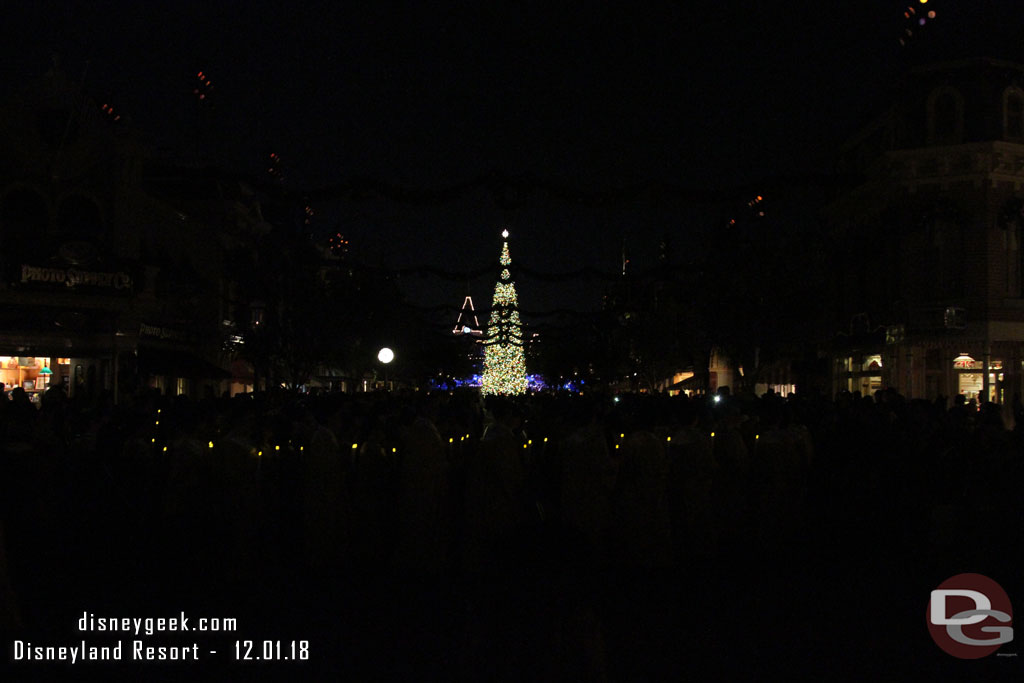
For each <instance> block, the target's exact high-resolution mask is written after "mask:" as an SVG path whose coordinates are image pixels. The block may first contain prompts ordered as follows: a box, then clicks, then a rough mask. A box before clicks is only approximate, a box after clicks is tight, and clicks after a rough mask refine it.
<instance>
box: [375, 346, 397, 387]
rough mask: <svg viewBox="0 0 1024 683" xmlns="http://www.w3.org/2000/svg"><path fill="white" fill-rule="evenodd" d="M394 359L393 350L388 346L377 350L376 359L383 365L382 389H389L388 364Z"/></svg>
mask: <svg viewBox="0 0 1024 683" xmlns="http://www.w3.org/2000/svg"><path fill="white" fill-rule="evenodd" d="M394 359H395V352H394V351H392V350H391V349H389V348H388V347H386V346H385V347H383V348H381V350H380V351H378V352H377V360H378V361H380V363H381V365H383V366H384V390H385V391H389V388H388V365H390V363H391V361H393V360H394Z"/></svg>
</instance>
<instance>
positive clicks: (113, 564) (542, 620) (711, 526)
mask: <svg viewBox="0 0 1024 683" xmlns="http://www.w3.org/2000/svg"><path fill="white" fill-rule="evenodd" d="M21 393H22V394H23V393H24V392H21ZM11 394H12V395H11V396H10V397H9V399H8V398H7V397H6V396H5V399H4V400H3V401H2V402H0V435H2V436H3V443H2V449H3V456H2V464H0V466H2V481H3V492H2V494H3V497H2V500H3V508H2V510H0V522H2V527H0V530H2V532H3V534H2V539H0V540H2V542H3V544H2V545H0V548H2V549H3V551H4V558H3V560H4V563H3V564H4V565H5V566H2V565H0V568H2V569H3V570H4V574H5V576H3V577H0V578H2V580H3V582H4V584H5V585H4V586H3V587H0V595H3V596H4V598H3V606H4V608H3V613H2V615H0V616H2V618H3V628H4V629H5V630H6V631H9V632H16V631H17V630H19V629H21V630H27V631H31V632H44V633H45V632H47V631H48V630H50V629H52V630H53V632H54V633H57V634H60V633H62V632H63V631H62V629H64V631H67V630H68V628H69V627H68V624H70V623H71V622H70V621H67V619H66V615H65V612H67V614H73V613H75V612H76V611H77V612H78V613H80V612H81V610H82V609H84V607H83V605H85V604H88V605H89V606H90V609H92V608H94V607H101V608H103V609H105V610H107V611H108V612H113V613H117V611H118V610H120V611H121V612H122V613H125V614H137V613H140V612H143V613H144V608H145V609H151V610H156V609H170V610H173V609H183V608H184V607H185V605H183V604H182V603H183V602H187V603H188V604H189V605H195V606H196V611H206V612H210V611H212V610H214V609H221V610H229V611H230V610H233V611H234V612H233V613H238V614H241V615H243V616H248V617H249V618H250V622H251V623H258V624H262V625H263V626H265V627H267V628H269V625H270V624H273V625H274V628H277V629H279V630H281V631H282V632H286V631H288V629H289V628H292V629H293V630H295V631H297V630H312V631H313V632H314V633H317V634H319V635H320V637H319V641H318V642H317V644H316V646H317V647H319V654H320V655H321V659H320V662H321V665H323V666H328V665H327V664H326V662H328V661H329V662H331V664H330V665H329V666H330V667H334V670H336V672H338V673H351V672H362V673H366V672H369V671H374V672H377V673H379V674H381V675H380V676H379V677H388V676H389V675H392V674H393V675H394V676H395V677H400V676H401V675H403V674H405V675H408V674H410V673H411V672H415V673H417V674H418V675H421V676H423V675H424V674H425V673H426V672H433V673H434V674H436V675H437V677H439V678H448V679H456V680H458V679H465V680H480V678H481V675H482V672H487V675H486V676H484V677H486V678H498V679H506V678H507V679H519V678H522V677H523V676H524V675H526V672H527V671H529V672H533V673H531V674H530V678H533V679H550V680H566V679H574V678H593V679H596V680H602V679H603V680H634V679H636V680H650V679H655V678H658V677H660V674H664V673H665V672H678V671H681V670H683V668H684V667H685V666H687V665H686V664H685V661H686V660H689V661H691V662H692V660H693V658H695V657H711V656H712V654H709V653H713V655H714V658H715V661H717V662H719V664H720V665H721V666H724V667H725V668H726V669H728V667H729V664H728V663H727V662H728V661H729V660H730V656H729V655H728V654H727V653H728V651H729V650H730V648H733V647H734V637H733V635H731V634H734V633H744V634H745V636H744V638H745V640H746V643H747V645H745V647H747V648H748V650H749V648H751V647H754V645H752V644H756V643H761V647H763V648H764V649H765V650H766V651H767V650H771V651H773V652H774V651H776V650H777V649H778V648H784V647H787V643H788V642H789V641H788V639H787V638H785V637H784V636H781V635H774V636H765V635H764V634H765V632H766V631H767V630H769V628H770V626H769V624H770V623H771V620H772V619H780V618H781V619H783V621H784V622H785V623H787V624H788V625H789V626H791V627H793V628H797V629H799V628H801V624H802V623H803V620H804V619H805V618H807V619H810V618H811V616H812V615H813V614H815V613H816V611H817V610H820V609H821V604H820V601H821V598H822V596H828V597H830V598H831V597H833V596H834V595H835V593H833V591H836V590H838V588H837V587H836V585H835V583H836V582H840V583H844V582H845V584H848V585H847V586H846V588H845V589H844V590H849V591H851V595H857V590H858V589H857V585H858V584H857V582H858V581H863V582H864V583H865V585H868V584H869V583H870V581H872V580H875V579H879V580H882V579H884V576H885V575H886V574H887V573H889V572H892V571H903V572H908V573H912V572H919V573H922V574H924V575H925V576H924V577H923V578H924V579H926V580H930V579H931V578H932V576H931V575H930V574H929V572H931V571H934V572H937V573H941V571H943V570H944V569H945V568H946V567H947V566H949V567H953V566H959V565H957V562H959V561H961V560H963V561H964V562H967V563H969V565H970V566H971V567H979V566H980V567H1003V566H1012V564H1013V562H1018V561H1019V559H1020V550H1019V548H1018V547H1017V545H1016V543H1008V542H1007V539H1008V538H1012V537H1013V536H1014V535H1019V531H1020V529H1021V523H1022V521H1024V505H1022V496H1021V495H1020V494H1021V491H1022V483H1024V460H1022V457H1021V456H1022V447H1024V427H1022V425H1024V420H1018V421H1017V422H1016V428H1015V429H1014V430H1013V431H1011V430H1007V429H1006V427H1005V425H1004V423H1003V418H1002V413H1001V412H1000V406H996V405H992V404H983V405H982V406H981V407H980V409H973V408H971V407H969V406H968V405H967V404H965V403H964V402H963V401H962V400H959V399H958V400H955V401H954V402H953V405H951V406H947V405H946V401H944V400H942V399H939V400H937V401H924V400H907V399H905V398H904V397H902V396H900V395H899V394H897V393H896V392H894V391H882V392H878V393H877V394H876V395H874V396H860V395H857V394H841V395H839V396H838V397H836V398H835V399H834V400H830V399H825V398H823V397H820V396H811V395H799V394H797V395H791V396H789V397H785V398H784V397H780V396H777V395H774V394H772V393H769V394H766V395H764V396H761V397H754V396H744V395H730V394H729V392H728V391H721V392H719V393H717V394H714V395H709V396H698V397H690V398H688V397H686V396H679V397H668V396H654V395H621V396H618V397H615V399H614V400H613V398H612V397H610V396H604V395H600V394H596V393H590V394H588V395H576V394H573V395H569V394H565V393H563V394H538V395H533V396H530V397H528V398H524V399H506V398H498V397H492V398H491V399H489V400H488V401H482V400H481V399H480V397H479V395H478V394H476V393H473V392H470V391H467V392H462V391H456V392H443V391H442V392H430V393H427V392H416V393H403V394H396V393H368V394H356V395H345V394H323V395H296V394H289V393H284V392H282V393H261V394H256V395H241V396H236V397H233V398H227V397H225V398H221V399H205V400H201V401H197V400H192V399H189V398H188V397H185V396H177V397H167V396H162V395H160V394H159V393H156V392H151V393H145V394H142V395H139V396H136V397H133V398H132V400H126V401H124V402H122V403H119V404H116V405H115V404H114V403H113V401H112V400H111V397H109V396H104V395H98V396H95V397H92V398H90V399H89V400H80V399H73V400H69V399H68V398H67V397H66V396H65V395H64V394H63V392H62V391H61V390H60V389H56V388H55V389H51V390H49V391H47V392H46V393H45V394H44V396H43V397H42V400H41V405H40V406H39V408H38V409H37V408H36V407H35V406H34V405H32V404H31V403H30V402H28V401H27V397H26V396H23V395H20V394H19V393H18V390H15V391H13V392H11ZM961 399H962V397H961ZM954 573H955V572H954ZM921 578H922V577H920V576H913V577H910V578H905V581H908V582H910V584H911V585H914V586H915V587H916V584H913V581H916V580H918V579H921ZM942 578H945V577H942V576H938V580H941V579H942ZM900 586H901V587H903V586H904V584H900ZM893 590H895V589H893ZM766 595H767V597H766ZM773 595H774V597H772V596H773ZM907 599H916V597H915V596H910V597H909V598H907ZM778 610H783V611H785V612H786V614H788V615H789V616H787V617H785V618H783V617H779V615H778V614H777V613H776V612H777V611H778ZM93 611H95V609H93ZM737 613H741V614H743V615H744V617H743V619H742V621H743V622H744V624H745V625H744V626H737V625H735V624H731V622H732V621H733V620H732V619H731V618H730V617H729V616H728V615H730V614H733V615H735V614H737ZM697 614H704V615H712V614H716V615H720V616H709V617H707V622H706V623H705V624H704V625H702V626H695V625H694V624H695V622H694V621H693V617H694V616H695V615H697ZM773 614H774V615H775V616H774V617H772V616H770V615H773ZM68 618H69V617H68ZM730 624H731V625H730ZM254 628H255V627H254ZM835 628H849V624H847V625H846V626H844V627H839V626H837V627H835ZM744 629H746V630H744ZM783 630H784V629H783ZM824 633H830V632H829V631H828V630H827V629H826V631H825V632H824ZM835 634H836V632H832V635H835ZM65 635H66V634H65ZM254 635H256V634H254ZM281 635H284V636H286V637H287V636H288V634H287V633H282V634H281ZM258 637H262V636H258ZM807 637H808V636H807V634H803V635H802V636H800V638H798V640H800V639H803V640H806V638H807ZM810 637H811V638H812V639H813V638H814V637H816V636H810ZM817 637H820V638H822V639H823V640H826V639H827V636H825V635H822V636H817ZM764 638H767V640H765V639H764ZM673 639H676V640H673ZM684 655H685V656H684ZM737 666H738V665H737ZM822 666H825V665H824V664H822Z"/></svg>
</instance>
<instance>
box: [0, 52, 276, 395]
mask: <svg viewBox="0 0 1024 683" xmlns="http://www.w3.org/2000/svg"><path fill="white" fill-rule="evenodd" d="M112 111H113V110H112V108H111V107H110V106H109V105H108V104H106V103H103V102H98V101H95V100H93V99H90V98H89V97H88V95H87V94H85V93H83V92H82V91H81V89H80V88H79V87H78V86H76V85H74V84H71V83H70V82H69V81H68V80H67V79H66V78H65V77H64V76H63V74H61V73H60V72H59V71H58V70H56V69H55V70H53V71H51V72H50V73H48V74H46V75H45V76H44V77H42V78H41V79H39V81H38V82H36V83H34V84H32V85H30V86H29V87H28V88H27V89H26V90H25V91H24V92H23V93H22V94H21V96H20V97H18V98H16V99H15V100H13V101H11V102H9V103H6V104H5V105H4V106H3V107H2V108H0V381H2V382H4V383H5V385H6V388H7V389H8V390H10V389H12V388H14V387H21V388H23V389H25V391H26V392H28V393H29V394H30V396H31V397H32V398H33V399H34V400H37V401H38V399H39V395H40V394H41V392H42V391H44V390H45V389H46V388H47V387H49V386H51V385H53V384H60V385H62V386H64V387H65V389H66V391H67V392H68V394H69V395H71V396H93V397H95V396H99V395H100V394H101V393H105V394H107V395H109V396H111V397H112V398H113V399H114V400H115V401H116V400H118V399H119V398H120V397H121V396H124V395H126V394H127V393H131V392H133V391H135V390H138V389H140V388H142V387H144V386H147V385H148V386H151V387H157V388H160V389H162V390H163V391H164V392H165V393H168V394H191V395H197V396H198V395H202V394H208V393H209V392H210V391H217V392H219V391H221V390H223V389H224V388H226V385H227V382H228V380H229V379H230V373H229V372H228V371H227V370H226V368H228V367H230V361H231V351H230V349H229V345H227V344H226V343H225V341H226V340H230V339H231V338H232V337H235V336H237V335H233V334H232V331H233V328H234V327H235V322H234V317H235V315H236V308H237V307H236V306H235V305H234V302H232V300H231V295H232V282H231V273H230V269H229V268H228V263H229V259H230V254H231V252H232V250H237V249H245V248H247V246H246V245H247V244H248V232H249V231H251V229H252V226H254V225H257V224H258V223H259V220H260V219H259V216H258V204H257V203H256V202H255V199H254V198H253V197H249V198H246V197H245V196H244V194H245V193H244V192H242V191H240V189H239V188H240V184H239V183H238V181H230V180H226V179H224V178H220V179H216V182H213V181H212V180H211V178H209V177H208V174H204V173H203V172H202V171H201V170H200V169H198V168H194V167H193V168H188V167H184V166H181V165H170V166H169V165H167V164H162V163H155V160H154V157H153V155H152V154H151V153H149V152H148V151H147V150H146V149H145V147H144V146H143V145H142V144H141V143H140V141H139V135H138V133H137V131H135V130H134V129H133V128H132V127H131V126H130V124H128V123H127V122H126V121H122V120H121V118H120V115H117V114H113V113H112ZM182 188H185V189H184V190H183V189H182ZM197 188H202V189H203V192H196V189H197ZM211 188H212V189H211ZM217 188H219V189H217ZM224 188H233V189H229V191H228V192H227V193H225V191H224ZM207 190H209V191H212V192H213V193H214V194H212V195H210V194H209V192H206V191H207ZM204 192H206V194H204ZM207 195H209V196H207ZM253 207H256V209H255V212H254V208H253Z"/></svg>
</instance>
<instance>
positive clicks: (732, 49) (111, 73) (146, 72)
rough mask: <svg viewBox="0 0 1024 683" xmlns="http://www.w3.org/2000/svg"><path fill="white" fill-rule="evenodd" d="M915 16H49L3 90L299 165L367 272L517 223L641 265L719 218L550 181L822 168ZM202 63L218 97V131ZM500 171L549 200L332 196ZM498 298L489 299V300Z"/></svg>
mask: <svg viewBox="0 0 1024 683" xmlns="http://www.w3.org/2000/svg"><path fill="white" fill-rule="evenodd" d="M909 2H910V0H904V2H896V1H890V0H876V1H875V2H866V3H863V2H844V3H834V2H800V1H798V2H785V3H781V2H772V3H768V2H762V3H736V2H732V3H730V2H702V1H701V2H682V1H680V2H669V1H656V0H647V1H637V2H631V3H623V4H621V5H619V6H612V5H609V4H606V3H568V4H565V5H562V4H560V3H536V4H533V3H515V4H513V3H490V2H476V3H459V4H447V5H445V6H444V8H442V9H438V5H437V3H408V4H401V5H396V4H391V3H383V2H373V3H359V4H358V5H357V4H356V3H347V2H346V3H339V2H318V3H313V2H280V3H271V2H252V3H236V2H217V1H211V2H204V3H198V2H181V1H179V2H90V3H53V2H34V3H25V4H26V5H31V7H23V8H20V9H11V8H9V7H5V8H4V15H5V16H4V18H3V21H4V24H3V27H2V29H0V31H2V33H0V37H2V41H0V43H2V44H0V50H2V52H0V56H2V61H0V70H2V71H0V73H2V77H0V96H2V97H4V98H7V97H9V96H10V95H11V94H12V93H14V92H16V91H17V90H18V89H19V88H20V87H22V85H23V84H24V83H25V81H26V79H28V80H31V79H32V78H38V77H39V76H41V75H42V74H43V73H44V72H45V71H46V69H47V68H48V66H49V64H50V60H51V54H53V53H54V52H57V53H60V54H61V63H62V66H63V68H64V70H65V71H66V73H67V75H68V76H69V77H70V78H73V79H82V80H83V82H84V83H85V86H86V89H87V90H89V91H90V92H92V93H96V94H97V96H101V97H103V98H109V99H110V100H111V101H112V102H114V103H115V104H116V105H117V106H118V108H119V110H120V111H123V112H125V113H126V114H127V115H128V116H129V117H130V118H131V120H132V122H133V124H134V125H135V126H137V127H139V128H140V129H141V130H142V131H143V132H144V133H145V136H146V139H147V140H148V141H149V142H150V143H151V144H152V145H153V146H154V147H156V148H160V149H168V150H178V151H181V150H185V151H187V152H188V153H190V154H200V155H201V156H204V157H207V158H209V159H211V160H212V161H213V162H215V163H218V164H222V165H225V166H229V167H231V168H236V169H242V170H245V171H247V172H251V173H253V174H258V173H260V172H261V171H263V170H265V169H263V168H262V167H263V166H264V161H265V158H266V156H267V154H268V153H269V152H271V151H273V152H276V153H278V154H280V155H281V158H282V159H283V161H284V166H285V170H286V173H287V180H286V182H287V183H288V184H289V186H290V187H291V188H292V189H295V190H302V189H303V188H308V189H309V190H310V191H312V192H314V195H315V196H316V197H317V202H316V208H317V209H318V219H319V220H320V229H322V230H324V231H328V230H333V229H340V230H341V231H342V232H344V233H345V234H346V235H347V236H349V237H350V240H351V242H352V247H353V251H354V253H355V254H356V255H357V256H358V257H359V258H361V259H364V260H367V261H371V262H375V263H384V264H385V265H391V266H409V265H428V266H431V267H440V268H445V269H448V270H452V271H466V270H474V269H478V268H480V267H482V266H486V265H488V263H491V262H493V261H495V260H496V258H497V255H498V251H499V249H500V238H499V236H498V234H499V232H500V230H501V229H502V228H503V227H508V228H509V230H510V231H511V232H512V233H513V238H512V255H513V258H514V259H518V260H521V261H522V262H523V263H527V264H529V265H530V267H532V268H534V269H537V270H539V271H547V272H564V271H572V270H575V269H578V268H580V267H583V266H593V267H598V268H601V269H604V270H607V271H609V272H610V271H613V270H614V269H615V268H616V266H617V263H618V258H619V252H620V245H621V240H622V237H623V236H624V235H626V234H629V235H630V237H629V241H630V249H631V256H632V257H633V260H634V263H635V264H636V265H637V267H641V268H642V267H643V266H644V265H645V264H648V263H650V262H651V261H652V259H653V258H654V254H655V253H656V248H657V243H658V240H659V238H660V236H661V235H663V234H666V233H669V234H673V235H683V234H684V233H686V232H687V231H691V230H694V229H706V224H707V221H708V220H709V216H710V214H709V213H707V207H702V206H698V205H697V204H699V203H700V202H696V203H694V202H693V201H692V197H693V196H694V195H690V194H687V193H686V192H681V193H680V195H679V197H676V198H674V199H673V198H671V197H670V198H669V199H668V200H666V199H665V196H664V193H661V194H660V195H659V196H657V197H652V196H650V195H645V196H642V197H641V198H639V199H638V200H637V201H636V202H633V203H626V204H618V205H615V206H611V207H609V206H595V205H592V204H590V203H588V202H586V201H579V200H566V198H565V197H564V196H563V197H556V196H553V195H552V193H551V192H549V191H539V190H536V189H531V188H536V187H537V186H538V185H539V186H541V187H548V186H553V187H558V188H565V189H567V190H569V193H568V194H569V196H575V194H577V193H586V192H589V191H593V190H603V189H609V188H611V189H614V188H619V187H630V186H634V185H637V184H644V183H655V184H658V185H659V186H668V187H679V188H681V189H686V190H693V191H694V192H695V193H696V195H695V196H698V197H699V196H700V193H701V192H703V191H705V190H722V189H723V188H724V189H726V190H728V189H729V188H747V187H750V188H753V187H757V186H758V183H759V182H761V181H762V180H767V179H771V178H777V177H784V176H791V175H799V174H807V173H819V172H827V171H828V170H829V168H830V159H831V154H832V152H833V151H834V149H835V147H836V145H837V144H838V143H839V142H840V141H841V140H842V139H843V138H844V137H846V136H847V135H849V134H850V133H851V132H852V131H853V130H854V129H855V127H856V126H857V124H858V123H860V122H862V121H864V120H865V117H866V116H867V115H868V114H869V113H870V112H871V111H872V110H873V108H877V107H878V105H879V103H880V102H884V98H885V95H886V93H887V92H889V91H890V89H891V88H892V87H893V85H894V84H895V81H896V78H897V76H898V75H899V73H900V72H901V71H902V70H903V68H904V66H905V61H906V54H907V50H906V49H904V48H901V47H900V46H899V44H898V38H899V36H900V35H901V32H902V30H903V26H904V19H903V16H902V12H903V8H904V7H905V6H906V4H907V3H909ZM917 2H918V0H914V3H915V4H914V6H915V7H917V8H919V9H924V8H925V5H921V4H916V3H917ZM1015 4H1017V3H1009V2H1002V1H1001V0H990V1H989V2H971V3H965V2H959V3H957V2H953V1H952V0H931V2H930V3H929V4H928V5H927V6H928V7H930V8H933V9H934V10H936V11H937V12H939V14H940V16H939V17H938V19H943V18H944V17H948V24H947V30H948V27H949V26H957V27H960V26H962V25H965V24H971V25H973V24H972V22H975V23H977V22H978V21H980V20H981V19H985V21H987V22H989V23H992V24H993V25H999V26H1007V25H1013V26H1019V25H1024V21H1016V22H1013V21H1011V20H1012V19H1013V17H1017V19H1021V18H1022V14H1024V10H1021V9H1015V8H1014V5H1015ZM968 6H969V8H968V9H965V8H967V7H968ZM243 8H244V9H243ZM1006 8H1010V9H1009V10H1007V9H1006ZM1007 11H1009V12H1010V14H1009V15H1007V14H1006V12H1007ZM936 21H937V20H936ZM933 26H938V27H939V29H941V28H943V27H942V26H939V25H938V24H937V23H933ZM929 30H931V29H929ZM936 30H937V29H936ZM1018 32H1019V31H1018ZM911 47H913V46H911ZM86 64H88V66H87V67H86ZM198 70H203V71H204V73H206V74H208V75H209V78H211V80H212V81H213V83H214V85H215V89H216V102H215V111H214V113H213V116H208V117H207V119H208V120H206V121H205V122H204V123H201V124H200V123H197V116H198V112H197V111H195V110H196V103H195V100H194V98H192V96H191V86H192V79H193V78H194V76H195V73H196V72H197V71H198ZM200 126H206V129H205V130H206V131H207V134H206V137H204V136H203V135H198V134H197V133H196V131H197V130H198V129H199V127H200ZM209 131H214V133H215V134H214V135H212V136H211V135H209ZM211 140H212V141H211ZM488 173H497V174H499V175H501V176H503V177H504V176H507V177H514V178H519V177H524V174H525V177H528V178H531V179H535V180H536V181H537V184H533V185H531V184H529V183H528V184H527V190H526V191H524V192H523V193H521V195H520V196H517V197H516V201H513V202H499V201H495V193H494V191H493V190H492V189H491V188H489V187H486V186H480V185H474V186H473V189H471V190H468V191H465V192H461V193H456V195H455V197H454V198H447V199H446V200H445V201H440V202H426V203H424V202H422V201H419V202H400V201H395V200H394V199H393V198H385V199H376V200H374V199H362V198H361V199H358V200H357V201H352V200H351V199H349V200H345V199H344V196H341V195H340V190H339V191H338V192H335V190H334V188H344V187H346V183H348V182H349V181H350V180H351V179H352V178H363V179H370V180H372V181H374V182H380V183H383V184H385V185H389V186H390V185H393V186H399V187H407V188H413V189H416V190H419V191H426V193H427V195H428V196H429V195H430V192H431V191H432V190H434V189H443V188H449V187H452V186H455V185H458V184H460V183H464V182H467V181H471V180H472V179H474V178H479V177H481V176H484V175H486V174H488ZM737 192H739V191H737ZM335 195H338V196H337V198H334V197H335ZM737 196H739V195H737ZM675 241H676V242H682V241H683V240H675ZM491 282H493V280H492V279H491V278H490V277H488V278H482V279H480V280H478V281H475V282H473V283H470V285H471V291H472V293H473V295H474V296H475V297H476V298H477V300H478V301H482V302H486V301H487V300H489V297H490V289H491V286H492V285H491ZM604 286H605V285H604V283H603V282H590V281H579V282H575V283H569V284H566V283H559V284H557V285H554V284H551V283H544V282H528V281H520V283H519V289H520V298H521V303H522V305H523V307H524V308H525V309H549V308H553V307H560V306H571V307H574V308H591V309H592V308H596V307H597V306H598V305H599V296H600V292H601V290H602V289H603V287H604ZM466 287H467V285H466V283H465V282H461V283H460V282H457V281H450V280H441V279H435V280H431V281H423V282H418V283H417V285H416V288H415V290H416V295H415V296H416V298H417V299H418V301H420V302H421V303H424V304H428V303H451V304H452V305H457V304H458V303H459V301H461V296H462V294H464V293H465V291H466ZM481 305H486V304H481Z"/></svg>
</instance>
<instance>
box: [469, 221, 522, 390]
mask: <svg viewBox="0 0 1024 683" xmlns="http://www.w3.org/2000/svg"><path fill="white" fill-rule="evenodd" d="M501 236H502V237H504V238H505V239H506V240H507V239H508V230H505V231H504V232H502V233H501ZM500 263H501V276H500V279H499V280H498V283H497V284H496V285H494V302H493V303H492V304H491V321H490V323H489V324H488V325H487V335H486V336H485V338H484V376H483V382H482V384H481V387H480V391H481V392H482V393H483V394H484V395H485V396H486V395H488V394H501V395H505V396H511V395H515V394H525V393H526V355H525V354H524V353H523V329H522V323H521V322H520V320H519V301H518V299H517V297H516V285H515V283H514V282H512V274H511V273H510V272H509V270H508V267H509V266H510V265H512V257H511V256H509V253H508V242H507V241H506V242H504V243H503V244H502V247H501V260H500Z"/></svg>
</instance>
